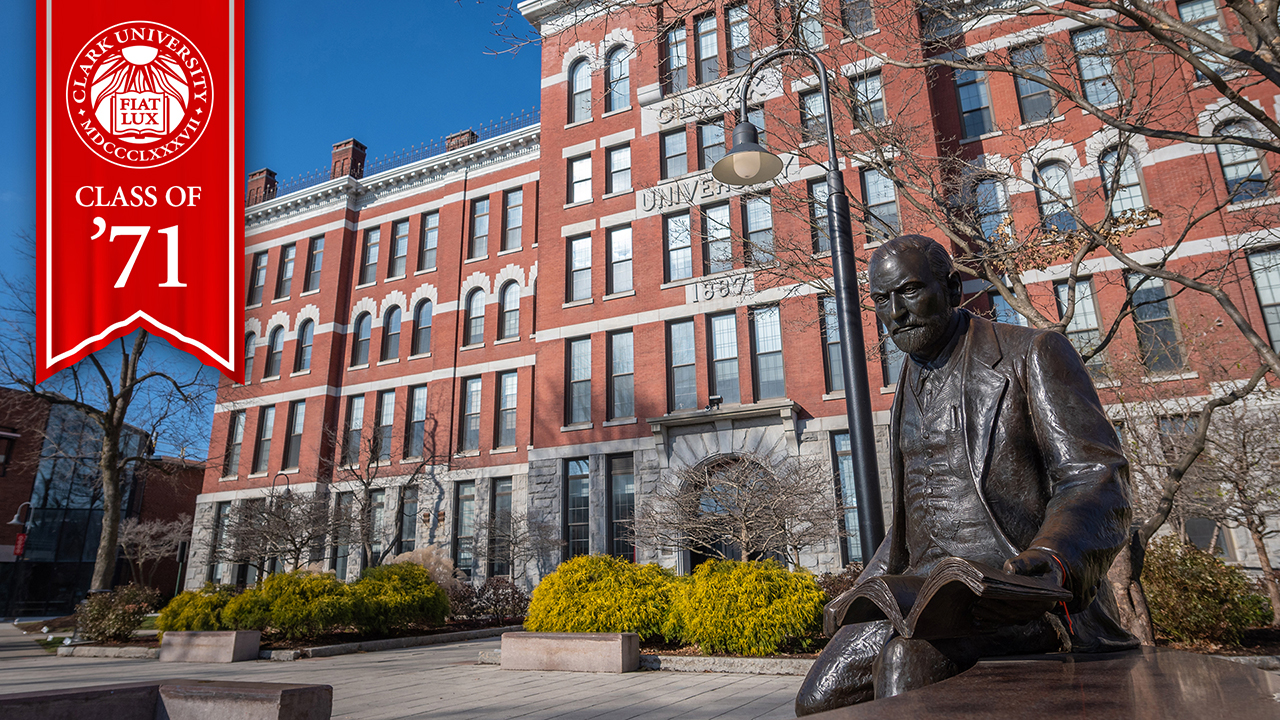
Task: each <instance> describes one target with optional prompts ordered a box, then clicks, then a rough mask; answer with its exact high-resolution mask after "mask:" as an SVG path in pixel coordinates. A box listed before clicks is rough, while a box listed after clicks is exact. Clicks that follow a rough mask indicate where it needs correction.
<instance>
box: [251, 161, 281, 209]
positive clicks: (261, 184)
mask: <svg viewBox="0 0 1280 720" xmlns="http://www.w3.org/2000/svg"><path fill="white" fill-rule="evenodd" d="M275 196H276V173H275V171H274V170H272V169H271V168H262V169H261V170H254V171H253V172H251V173H249V187H248V188H246V189H245V194H244V204H245V205H246V206H248V205H257V204H258V203H260V202H266V201H267V200H270V199H271V198H274V197H275Z"/></svg>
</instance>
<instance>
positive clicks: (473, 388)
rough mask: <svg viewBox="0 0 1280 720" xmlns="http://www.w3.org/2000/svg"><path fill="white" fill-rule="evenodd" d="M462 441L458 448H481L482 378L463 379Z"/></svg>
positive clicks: (466, 449)
mask: <svg viewBox="0 0 1280 720" xmlns="http://www.w3.org/2000/svg"><path fill="white" fill-rule="evenodd" d="M462 386H463V388H464V390H463V393H462V442H461V443H460V445H461V447H459V448H458V449H459V450H461V451H463V452H467V451H469V450H479V449H480V378H478V377H473V378H467V379H466V380H463V381H462Z"/></svg>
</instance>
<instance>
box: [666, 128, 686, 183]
mask: <svg viewBox="0 0 1280 720" xmlns="http://www.w3.org/2000/svg"><path fill="white" fill-rule="evenodd" d="M686 140H687V138H686V137H685V131H684V128H680V129H679V130H675V131H672V132H669V133H663V135H662V179H663V180H668V179H670V178H674V177H680V176H681V175H684V174H685V173H687V172H689V162H688V152H689V148H688V144H687V142H686Z"/></svg>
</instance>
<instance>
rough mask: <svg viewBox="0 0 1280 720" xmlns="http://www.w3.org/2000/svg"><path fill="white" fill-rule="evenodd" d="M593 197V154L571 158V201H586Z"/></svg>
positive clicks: (571, 202) (570, 202)
mask: <svg viewBox="0 0 1280 720" xmlns="http://www.w3.org/2000/svg"><path fill="white" fill-rule="evenodd" d="M590 199H591V156H590V155H583V156H582V157H576V158H570V159H569V203H568V204H570V205H572V204H574V203H580V202H586V201H588V200H590Z"/></svg>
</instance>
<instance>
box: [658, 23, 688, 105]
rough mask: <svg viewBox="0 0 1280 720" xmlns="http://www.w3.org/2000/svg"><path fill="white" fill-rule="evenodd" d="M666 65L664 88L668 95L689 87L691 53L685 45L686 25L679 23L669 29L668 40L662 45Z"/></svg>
mask: <svg viewBox="0 0 1280 720" xmlns="http://www.w3.org/2000/svg"><path fill="white" fill-rule="evenodd" d="M662 51H663V53H664V54H665V55H666V57H665V58H664V60H665V62H664V63H663V64H664V65H666V68H664V69H665V70H666V72H665V73H663V75H664V78H663V86H664V87H663V90H665V91H666V93H667V94H668V95H670V94H671V93H678V92H680V91H681V90H684V89H686V88H688V87H689V70H688V68H689V55H688V49H687V48H686V47H685V29H684V25H683V24H680V25H677V26H675V27H673V28H671V29H670V30H668V31H667V41H666V43H664V44H663V47H662Z"/></svg>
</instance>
